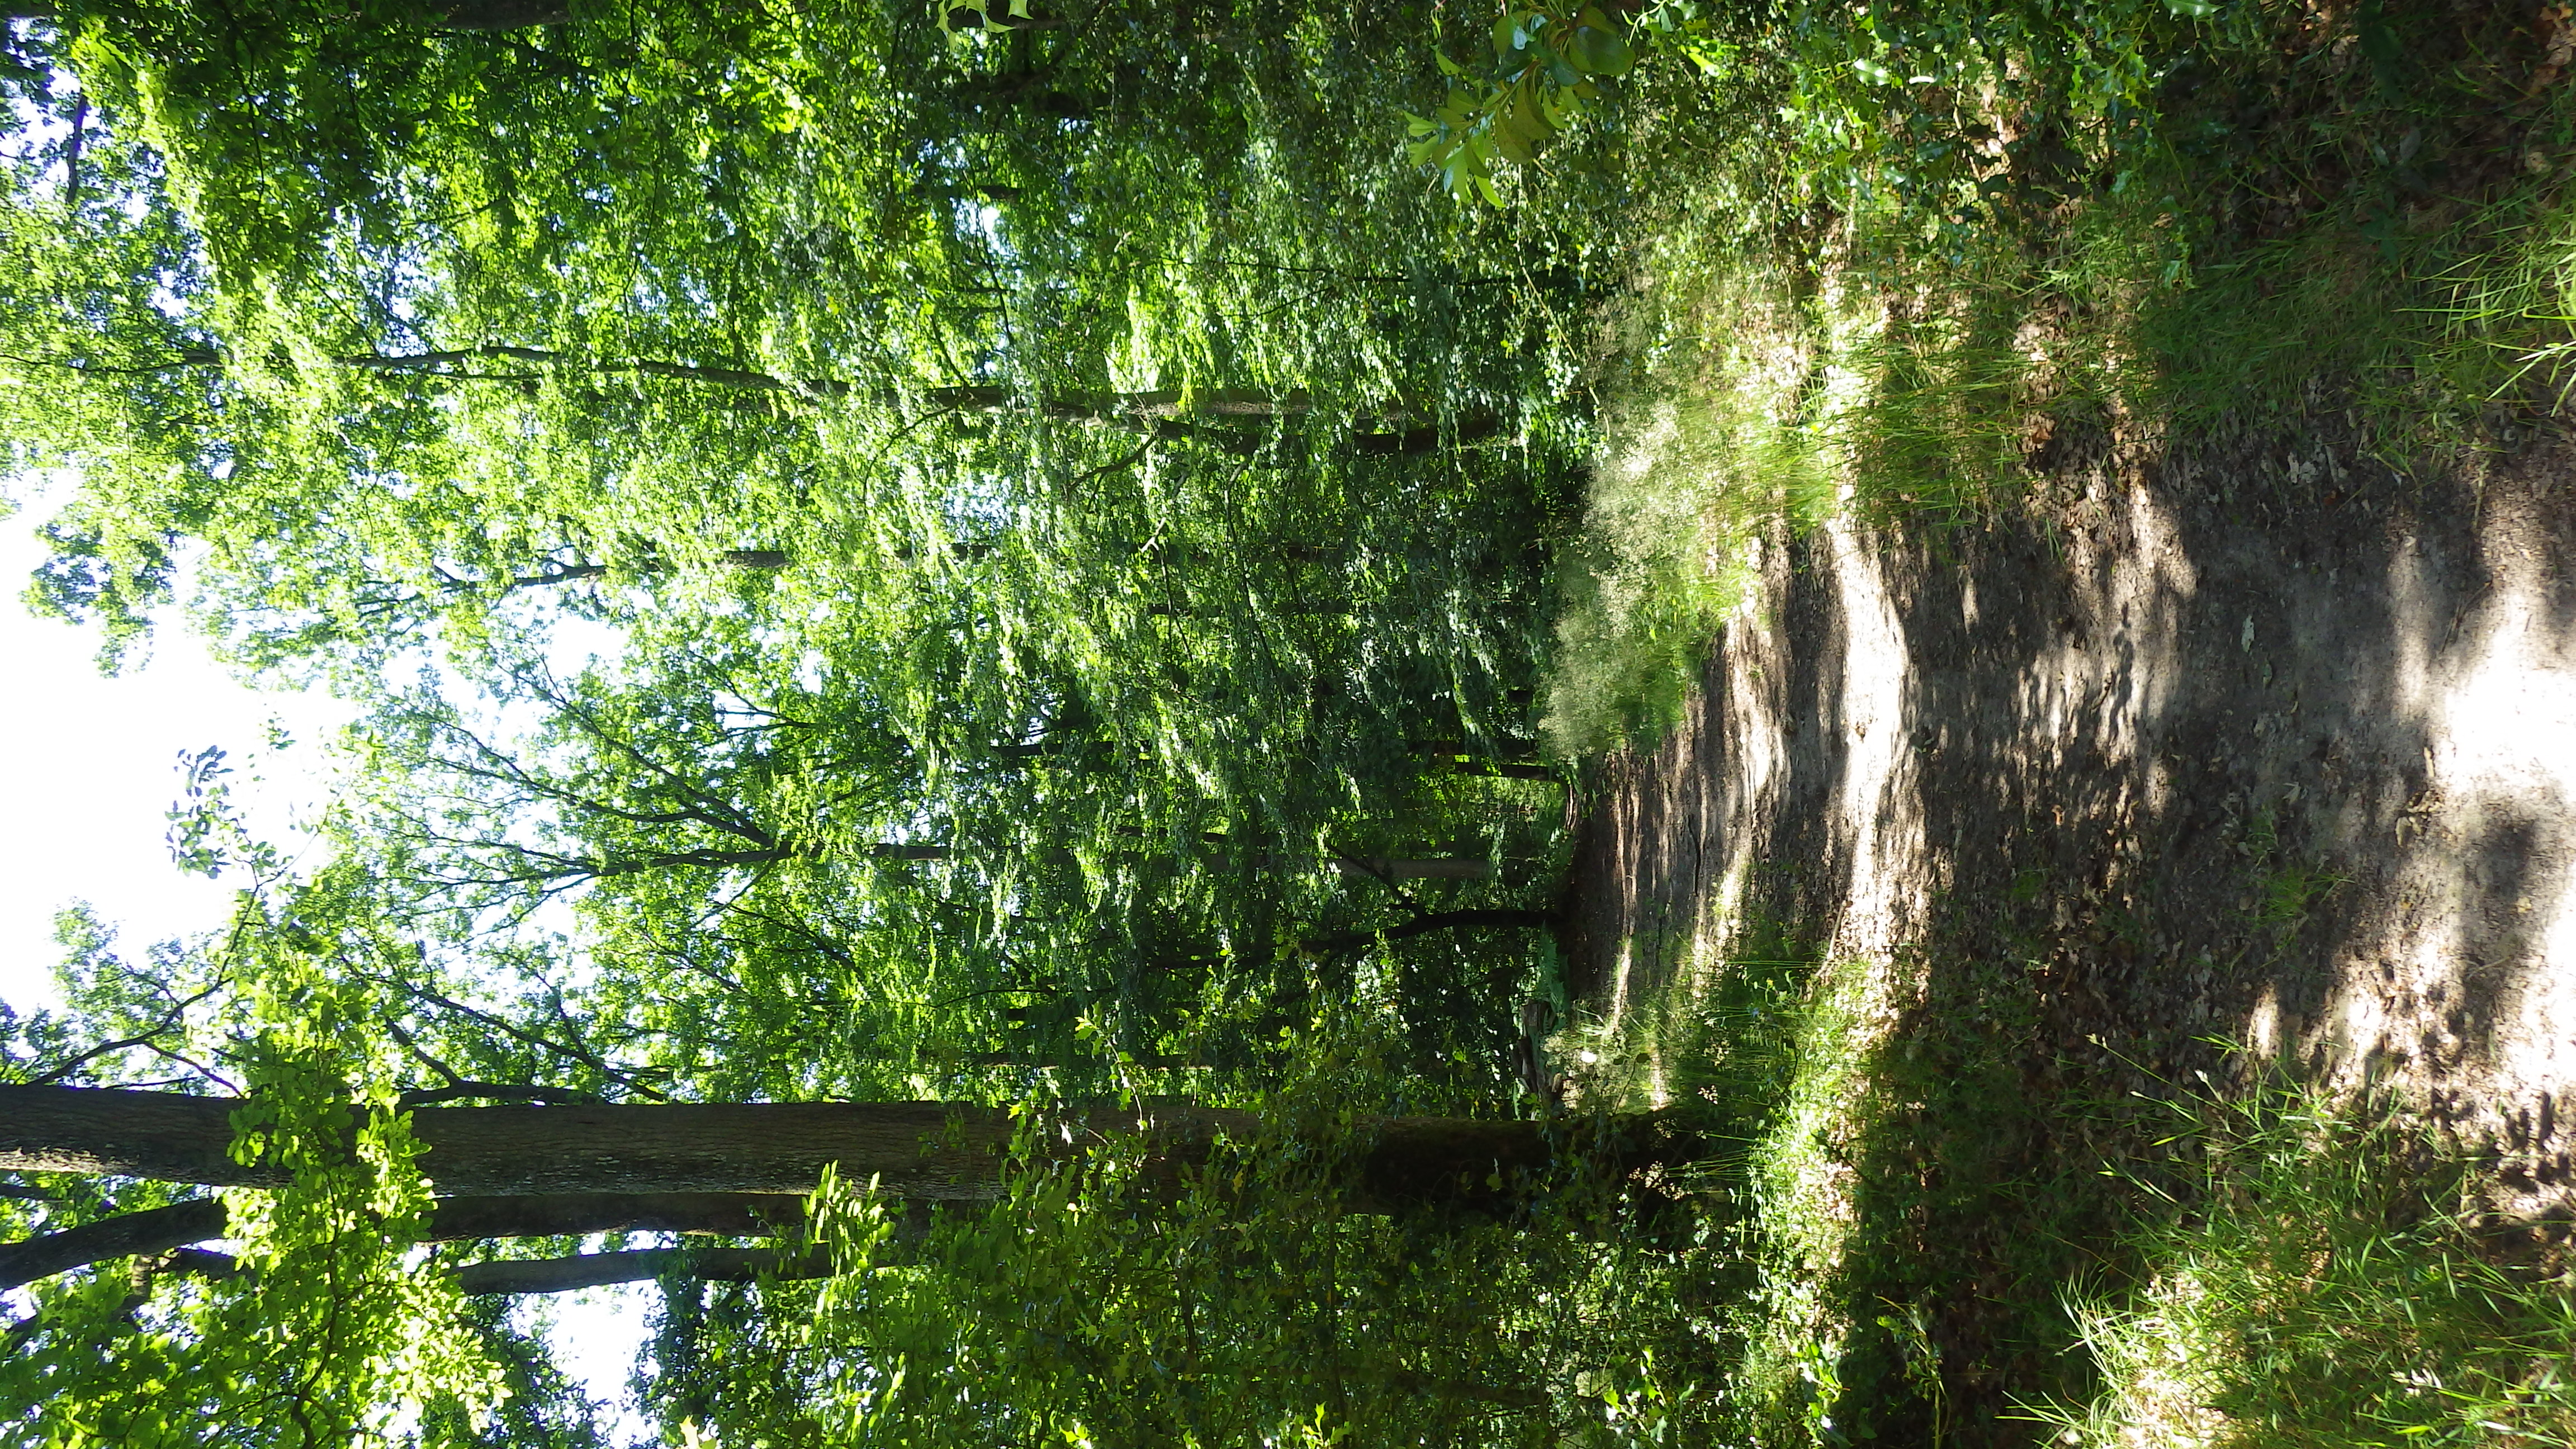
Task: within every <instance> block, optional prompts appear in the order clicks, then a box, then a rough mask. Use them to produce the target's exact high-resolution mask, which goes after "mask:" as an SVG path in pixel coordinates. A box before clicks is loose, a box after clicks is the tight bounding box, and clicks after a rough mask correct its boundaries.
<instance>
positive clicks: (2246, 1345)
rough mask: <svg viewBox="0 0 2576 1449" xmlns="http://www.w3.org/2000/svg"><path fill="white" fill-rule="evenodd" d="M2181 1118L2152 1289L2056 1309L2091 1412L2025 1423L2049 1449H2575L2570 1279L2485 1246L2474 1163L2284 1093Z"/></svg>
mask: <svg viewBox="0 0 2576 1449" xmlns="http://www.w3.org/2000/svg"><path fill="white" fill-rule="evenodd" d="M2179 1112H2180V1120H2179V1122H2178V1123H2177V1132H2178V1138H2177V1142H2178V1145H2180V1146H2181V1147H2183V1148H2184V1149H2185V1151H2186V1152H2187V1153H2188V1155H2189V1156H2190V1157H2191V1158H2192V1159H2194V1160H2195V1161H2196V1162H2197V1164H2198V1171H2197V1172H2196V1174H2194V1176H2193V1179H2192V1180H2191V1181H2190V1183H2189V1185H2188V1192H2187V1195H2185V1196H2184V1197H2182V1198H2181V1199H2180V1200H2179V1201H2174V1200H2172V1199H2170V1198H2167V1199H2166V1200H2165V1202H2164V1203H2162V1204H2160V1205H2162V1206H2166V1207H2168V1209H2169V1210H2167V1211H2164V1212H2161V1213H2157V1214H2154V1215H2152V1216H2150V1217H2149V1218H2148V1220H2147V1221H2146V1222H2145V1223H2144V1224H2143V1225H2142V1226H2141V1227H2140V1228H2139V1229H2138V1230H2137V1234H2136V1248H2137V1251H2138V1252H2139V1254H2140V1256H2141V1257H2142V1258H2143V1260H2144V1261H2145V1262H2146V1263H2147V1264H2149V1265H2150V1267H2151V1273H2152V1276H2151V1277H2150V1278H2149V1280H2148V1281H2147V1283H2146V1284H2145V1286H2144V1287H2143V1288H2142V1289H2140V1290H2138V1291H2136V1292H2132V1293H2126V1294H2080V1295H2074V1296H2073V1297H2072V1298H2071V1299H2070V1302H2069V1304H2068V1312H2069V1313H2070V1314H2071V1316H2072V1317H2073V1319H2074V1320H2075V1322H2076V1323H2077V1324H2078V1325H2079V1327H2080V1331H2081V1333H2082V1337H2083V1340H2084V1344H2085V1347H2086V1349H2087V1350H2088V1351H2089V1354H2090V1356H2091V1358H2092V1360H2093V1362H2094V1364H2095V1365H2096V1367H2097V1369H2098V1371H2099V1373H2100V1375H2101V1378H2102V1382H2103V1388H2102V1390H2101V1392H2100V1393H2099V1394H2098V1395H2096V1396H2095V1397H2093V1398H2092V1399H2091V1400H2090V1401H2089V1402H2081V1403H2069V1402H2057V1403H2046V1404H2040V1405H2036V1406H2033V1407H2032V1408H2030V1409H2029V1410H2028V1411H2027V1412H2028V1414H2029V1416H2030V1417H2031V1418H2032V1419H2034V1420H2036V1421H2038V1422H2040V1423H2043V1424H2047V1425H2051V1426H2054V1427H2056V1428H2057V1429H2058V1430H2059V1431H2060V1433H2059V1442H2061V1443H2065V1444H2069V1445H2086V1446H2106V1449H2108V1446H2128V1445H2142V1444H2155V1445H2173V1446H2210V1449H2221V1446H2231V1449H2232V1446H2254V1445H2263V1446H2283V1449H2293V1446H2307V1445H2318V1446H2323V1445H2357V1444H2425V1445H2435V1444H2440V1445H2469V1444H2476V1445H2487V1444H2493V1445H2563V1444H2569V1443H2576V1357H2571V1355H2576V1279H2571V1276H2570V1274H2569V1272H2568V1271H2567V1269H2566V1267H2565V1266H2564V1265H2563V1264H2551V1263H2547V1262H2545V1261H2533V1260H2531V1259H2530V1258H2528V1257H2525V1258H2523V1259H2521V1260H2517V1258H2516V1257H2515V1256H2514V1255H2513V1254H2511V1253H2509V1252H2506V1251H2504V1250H2503V1249H2502V1248H2501V1247H2500V1246H2499V1242H2498V1240H2497V1238H2496V1237H2495V1236H2494V1235H2493V1234H2490V1233H2488V1232H2485V1231H2482V1230H2481V1213H2480V1210H2479V1207H2478V1204H2477V1198H2476V1183H2477V1175H2476V1173H2475V1171H2474V1170H2473V1164H2471V1163H2470V1162H2468V1161H2466V1160H2464V1159H2462V1158H2460V1157H2458V1156H2456V1155H2451V1154H2446V1153H2445V1152H2444V1151H2442V1150H2441V1148H2440V1147H2439V1146H2438V1145H2436V1144H2435V1143H2434V1142H2433V1141H2431V1140H2430V1139H2429V1138H2427V1137H2426V1136H2425V1135H2424V1134H2422V1133H2421V1132H2419V1131H2417V1130H2414V1129H2412V1128H2410V1127H2409V1126H2408V1125H2407V1124H2406V1123H2405V1122H2404V1120H2403V1119H2402V1118H2401V1117H2399V1116H2398V1115H2396V1114H2393V1113H2390V1112H2386V1111H2377V1112H2374V1111H2369V1110H2366V1109H2362V1108H2358V1107H2356V1106H2354V1105H2352V1104H2342V1105H2337V1104H2333V1103H2329V1102H2327V1101H2325V1100H2323V1099H2321V1098H2319V1097H2318V1096H2316V1095H2315V1094H2313V1093H2311V1092H2308V1091H2304V1090H2301V1089H2300V1088H2298V1087H2296V1086H2294V1085H2291V1084H2288V1083H2285V1082H2279V1081H2274V1082H2271V1083H2268V1084H2266V1085H2265V1086H2263V1087H2262V1088H2260V1089H2258V1090H2256V1091H2254V1092H2252V1093H2250V1094H2246V1095H2243V1096H2240V1097H2237V1098H2235V1099H2234V1100H2229V1101H2217V1100H2210V1099H2202V1100H2199V1101H2196V1102H2192V1103H2189V1104H2187V1105H2185V1106H2184V1107H2182V1108H2180V1109H2179ZM2157 1196H2159V1197H2161V1196H2162V1194H2161V1193H2159V1194H2157ZM2152 1200H2153V1199H2151V1201H2152Z"/></svg>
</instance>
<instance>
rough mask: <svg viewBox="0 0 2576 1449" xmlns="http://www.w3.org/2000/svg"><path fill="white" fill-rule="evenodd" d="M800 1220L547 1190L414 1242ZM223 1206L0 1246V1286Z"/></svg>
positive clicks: (664, 1197) (137, 1216) (203, 1234)
mask: <svg viewBox="0 0 2576 1449" xmlns="http://www.w3.org/2000/svg"><path fill="white" fill-rule="evenodd" d="M804 1221H805V1199H803V1198H802V1197H794V1196H787V1195H783V1194H767V1193H547V1194H539V1195H534V1196H526V1197H454V1198H441V1199H439V1200H438V1201H437V1202H436V1203H435V1204H433V1205H432V1207H431V1209H430V1218H429V1227H428V1230H427V1231H426V1232H424V1233H423V1234H422V1235H421V1238H420V1240H421V1241H422V1242H428V1243H446V1242H462V1241H469V1240H473V1239H479V1238H550V1237H581V1236H584V1235H587V1234H590V1233H618V1232H628V1233H711V1234H716V1235H719V1236H723V1237H746V1238H747V1237H765V1236H768V1235H770V1234H773V1233H778V1232H782V1231H792V1230H794V1229H796V1228H798V1227H800V1226H802V1225H803V1223H804ZM227 1223H228V1218H227V1214H226V1212H225V1209H224V1200H223V1199H222V1198H219V1197H201V1198H192V1199H190V1200H189V1201H187V1202H180V1203H172V1204H171V1205H169V1206H168V1207H158V1208H150V1209H147V1210H145V1211H142V1212H132V1213H120V1214H118V1215H117V1216H115V1217H111V1218H102V1219H100V1220H99V1221H97V1222H94V1223H84V1224H82V1225H81V1226H79V1227H76V1228H66V1229H64V1230H63V1231H61V1232H58V1233H47V1234H45V1235H44V1236H42V1237H36V1238H29V1239H26V1240H25V1241H23V1242H16V1243H5V1244H0V1290H5V1289H10V1288H17V1287H21V1286H23V1285H25V1284H28V1283H32V1282H34V1281H36V1280H37V1279H39V1278H48V1277H51V1276H53V1275H54V1274H56V1273H67V1272H69V1271H71V1270H72V1269H74V1268H84V1267H87V1266H89V1265H90V1264H92V1263H101V1262H105V1261H107V1260H108V1259H110V1258H134V1257H146V1256H149V1255H152V1254H155V1253H166V1252H169V1251H170V1250H172V1249H174V1248H182V1247H186V1246H187V1245H188V1244H190V1243H202V1242H206V1241H208V1240H209V1239H213V1238H220V1237H222V1236H224V1233H225V1230H226V1227H227Z"/></svg>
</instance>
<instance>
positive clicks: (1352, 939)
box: [1302, 909, 1556, 952]
mask: <svg viewBox="0 0 2576 1449" xmlns="http://www.w3.org/2000/svg"><path fill="white" fill-rule="evenodd" d="M1555 924H1556V917H1554V916H1552V915H1550V914H1548V913H1547V912H1546V911H1520V910H1499V909H1477V910H1461V911H1426V912H1424V913H1423V914H1421V915H1418V916H1416V917H1414V918H1413V919H1412V920H1409V921H1406V922H1404V923H1402V924H1400V925H1394V926H1384V927H1380V928H1379V929H1377V930H1374V931H1345V932H1343V933H1342V934H1340V935H1337V936H1318V937H1316V938H1315V939H1313V940H1311V941H1307V942H1304V943H1302V944H1303V945H1304V946H1305V948H1306V949H1307V950H1309V951H1322V952H1332V951H1354V950H1357V949H1359V948H1360V947H1362V946H1366V945H1370V944H1372V943H1374V942H1378V941H1409V940H1411V939H1413V938H1414V937H1416V936H1427V935H1430V934H1431V933H1432V932H1434V931H1456V930H1466V929H1472V928H1475V927H1479V926H1512V927H1518V928H1520V929H1523V930H1536V929H1538V928H1540V927H1543V926H1553V925H1555Z"/></svg>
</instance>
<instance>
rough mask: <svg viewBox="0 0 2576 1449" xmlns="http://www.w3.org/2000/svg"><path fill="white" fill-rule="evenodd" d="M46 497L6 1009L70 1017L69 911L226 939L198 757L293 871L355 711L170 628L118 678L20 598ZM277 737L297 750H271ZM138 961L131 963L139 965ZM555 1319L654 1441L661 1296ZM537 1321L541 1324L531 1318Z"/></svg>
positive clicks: (9, 653)
mask: <svg viewBox="0 0 2576 1449" xmlns="http://www.w3.org/2000/svg"><path fill="white" fill-rule="evenodd" d="M46 512H47V506H46V504H45V503H44V502H43V501H42V500H41V499H39V500H38V501H36V502H35V503H33V504H32V505H31V506H29V507H28V508H26V509H24V510H23V511H21V512H20V513H18V514H17V515H16V516H14V517H8V518H5V519H0V595H5V597H0V678H5V679H6V680H8V681H9V685H10V688H9V690H8V696H7V700H6V702H5V703H0V759H6V760H7V761H9V762H10V766H11V767H10V768H9V769H7V770H5V771H0V819H6V820H8V821H11V822H14V825H13V828H12V829H10V830H7V831H0V1001H6V1002H8V1004H9V1005H10V1006H12V1007H14V1008H16V1009H17V1010H19V1011H21V1012H24V1011H27V1010H29V1009H31V1008H35V1007H41V1006H48V1005H56V1004H59V1002H60V997H59V996H58V995H57V994H56V992H55V990H54V985H53V980H52V972H53V967H54V964H55V962H56V961H57V960H58V959H59V957H60V955H61V952H60V950H59V948H58V947H56V946H55V944H54V940H53V936H54V925H53V922H54V916H55V913H56V912H58V911H60V910H61V909H63V908H64V907H65V906H68V905H70V904H72V903H73V902H75V901H86V902H88V903H89V904H90V905H91V906H92V907H94V908H95V909H96V910H97V912H98V913H99V915H100V916H102V917H103V918H104V919H106V920H107V921H109V922H111V923H113V924H115V925H116V926H117V927H118V928H119V934H120V939H121V940H122V942H123V943H124V944H125V945H126V946H127V947H128V948H131V949H132V950H133V951H138V952H139V950H140V948H141V947H143V946H144V945H146V944H148V943H150V942H153V941H159V940H166V939H170V938H173V937H181V936H191V935H196V934H198V933H200V932H204V931H209V930H213V929H215V928H216V927H219V926H221V925H222V924H223V923H224V921H225V919H226V917H227V916H228V914H229V912H230V910H231V906H232V893H233V888H234V884H235V883H234V882H232V881H230V880H207V879H205V878H204V877H202V876H194V875H188V874H184V873H182V872H181V871H179V870H178V869H177V868H175V867H174V866H172V864H171V863H170V852H169V848H168V846H167V845H166V844H165V843H164V839H163V837H164V834H165V832H166V831H167V830H168V828H169V822H168V819H167V812H168V811H169V809H170V807H171V804H172V802H174V801H175V800H177V799H178V798H179V796H180V794H181V793H182V790H183V788H184V785H183V781H182V779H181V776H180V773H179V769H178V763H179V758H178V757H179V756H180V755H181V754H182V753H183V752H184V753H195V752H197V751H200V750H203V749H205V748H207V747H208V746H210V745H211V746H215V747H219V748H221V749H223V750H224V751H225V752H226V755H227V761H228V763H230V764H231V765H232V766H233V769H234V773H233V775H232V776H231V777H230V781H231V783H232V785H233V791H232V795H233V799H234V800H235V802H236V803H237V804H238V805H239V806H240V807H241V809H242V812H243V814H244V816H245V817H246V818H247V821H248V823H249V825H250V827H251V829H252V830H253V832H254V833H255V834H257V835H258V836H259V837H260V838H262V839H265V840H267V841H269V842H270V843H272V844H274V845H276V846H278V847H279V849H280V850H281V851H282V852H283V853H284V854H286V855H287V856H288V857H290V858H295V857H298V856H299V855H301V856H303V857H304V858H305V859H307V860H308V861H309V860H310V857H311V852H312V851H313V850H314V849H315V848H316V847H314V846H313V844H312V843H311V839H310V837H309V835H308V834H307V832H306V829H305V827H306V826H307V825H309V823H310V822H312V821H313V820H314V819H316V818H317V817H318V815H319V814H320V812H321V810H322V808H323V807H324V806H325V805H327V803H328V802H329V800H330V798H331V795H332V790H333V783H334V779H335V776H334V771H333V764H332V756H331V752H330V749H329V744H330V741H331V739H332V738H333V737H334V736H335V735H336V734H337V733H338V731H339V730H340V728H341V727H342V726H344V725H345V724H347V723H348V722H349V719H350V717H351V714H352V711H351V710H350V709H349V707H348V706H347V705H346V704H345V703H343V702H341V701H339V700H337V699H334V698H332V697H330V696H329V695H327V694H323V693H320V692H318V691H313V692H262V691H257V690H252V689H248V688H245V687H243V686H242V685H241V684H240V683H238V682H236V681H235V680H234V679H233V678H232V677H231V676H230V675H229V674H228V673H226V672H225V670H224V669H223V668H222V667H221V666H220V665H218V664H216V663H215V661H214V659H213V658H212V657H211V656H210V655H209V654H208V652H207V650H206V647H205V644H204V641H203V640H201V639H199V638H197V637H195V636H193V635H191V634H190V633H188V632H187V631H185V630H184V629H182V628H179V627H176V626H165V627H164V628H163V629H162V630H161V631H160V632H159V633H158V635H157V636H156V638H155V639H154V641H153V645H152V648H151V651H150V655H149V657H148V659H147V660H145V661H144V662H143V663H142V666H141V667H140V668H135V667H132V666H131V665H129V667H128V668H127V669H126V671H125V672H124V673H123V674H122V675H120V676H119V677H117V678H113V679H109V678H104V677H102V676H101V675H100V674H99V672H98V666H97V663H96V656H97V652H98V636H97V634H96V633H95V632H94V631H92V630H87V629H82V628H77V627H74V626H72V625H69V624H66V623H63V622H62V621H60V620H56V619H44V618H37V617H35V616H34V615H32V614H31V613H30V612H29V611H28V609H27V606H26V604H25V603H24V602H23V601H22V600H21V599H20V597H19V594H20V592H21V590H22V589H23V587H24V584H23V581H24V580H25V579H26V577H27V575H28V573H29V571H31V570H32V569H34V568H35V567H36V566H37V565H38V564H39V563H41V562H43V560H44V557H45V550H44V547H43V545H42V544H41V543H40V542H39V541H38V540H37V538H36V537H35V533H34V529H35V526H36V524H37V523H39V522H41V521H42V520H43V518H44V516H45V514H46ZM272 726H275V727H277V728H281V729H282V730H283V731H284V733H285V736H286V738H288V739H290V740H291V741H292V743H291V744H289V745H288V746H287V747H286V748H284V749H282V750H273V749H271V748H270V747H269V746H270V741H271V729H272ZM129 959H131V956H130V955H129ZM539 1307H542V1308H543V1309H544V1310H545V1313H544V1316H545V1317H548V1318H550V1319H551V1320H552V1321H551V1324H550V1326H549V1329H548V1337H549V1339H550V1341H551V1342H552V1343H553V1344H554V1347H555V1352H556V1356H557V1360H558V1362H560V1363H561V1364H562V1365H563V1367H564V1368H565V1370H566V1371H567V1372H571V1373H573V1374H575V1376H576V1377H578V1378H580V1379H581V1380H582V1381H583V1382H584V1383H586V1384H587V1385H588V1391H589V1393H590V1396H591V1397H592V1398H594V1399H601V1400H605V1401H608V1402H610V1403H612V1404H620V1405H624V1409H623V1412H622V1413H621V1415H620V1418H619V1424H620V1428H621V1429H622V1431H623V1432H622V1433H621V1435H620V1437H621V1438H627V1439H632V1438H634V1437H637V1436H639V1435H640V1434H642V1432H643V1430H644V1424H643V1421H642V1420H641V1419H640V1418H638V1417H636V1416H635V1414H634V1413H633V1411H632V1407H631V1405H626V1404H625V1400H626V1375H627V1372H628V1370H629V1368H630V1367H631V1366H632V1365H633V1362H634V1357H635V1353H636V1349H637V1347H638V1346H639V1345H640V1344H641V1343H642V1341H643V1337H644V1334H645V1328H646V1325H645V1314H646V1312H647V1308H648V1302H647V1295H646V1294H645V1293H644V1292H641V1291H635V1290H621V1289H594V1290H591V1291H590V1292H587V1293H584V1294H581V1295H578V1296H577V1297H576V1296H573V1295H566V1296H565V1297H563V1298H561V1299H559V1300H557V1301H554V1302H552V1303H549V1304H545V1305H529V1310H534V1309H537V1308H539ZM529 1310H523V1311H522V1319H523V1321H526V1317H527V1312H528V1311H529Z"/></svg>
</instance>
